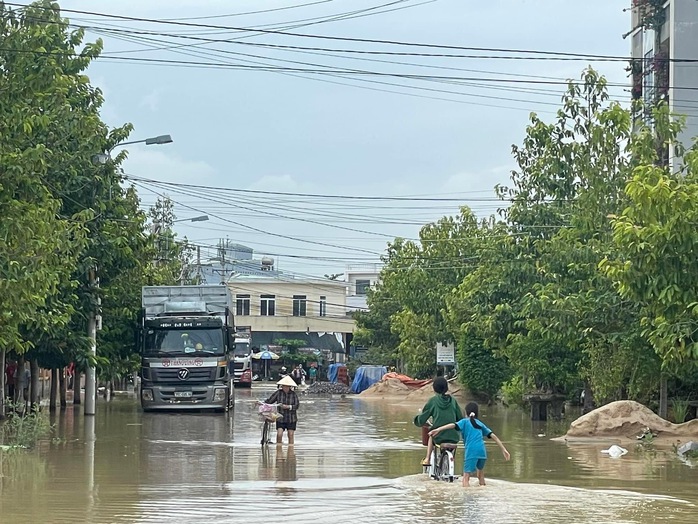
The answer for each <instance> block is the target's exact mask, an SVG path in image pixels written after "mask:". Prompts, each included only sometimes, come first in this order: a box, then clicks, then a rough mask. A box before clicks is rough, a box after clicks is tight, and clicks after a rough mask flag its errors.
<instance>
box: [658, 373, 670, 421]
mask: <svg viewBox="0 0 698 524" xmlns="http://www.w3.org/2000/svg"><path fill="white" fill-rule="evenodd" d="M667 390H668V387H667V377H666V375H665V374H664V373H662V376H661V377H660V378H659V413H658V415H659V416H660V417H662V418H663V419H667V417H668V415H669V399H668V398H667V397H668V395H669V392H668V391H667Z"/></svg>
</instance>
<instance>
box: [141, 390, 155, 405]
mask: <svg viewBox="0 0 698 524" xmlns="http://www.w3.org/2000/svg"><path fill="white" fill-rule="evenodd" d="M141 398H142V399H143V400H145V401H148V402H152V400H153V390H152V389H143V390H141Z"/></svg>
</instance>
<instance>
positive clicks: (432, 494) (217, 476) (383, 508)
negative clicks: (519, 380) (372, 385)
mask: <svg viewBox="0 0 698 524" xmlns="http://www.w3.org/2000/svg"><path fill="white" fill-rule="evenodd" d="M271 391H272V389H271V388H269V387H266V388H263V387H256V388H255V389H253V390H252V391H247V390H238V391H236V394H237V400H236V407H235V412H234V414H233V415H231V416H226V415H216V414H167V413H164V414H159V413H145V414H144V413H141V411H140V408H139V406H138V405H137V404H136V402H135V400H134V399H132V398H131V399H117V400H114V401H112V402H109V403H107V402H104V401H102V400H101V399H100V401H99V402H98V412H97V415H96V416H95V417H93V418H84V417H83V416H82V414H81V411H80V410H76V411H74V410H73V408H72V407H71V408H69V409H68V410H67V411H66V412H64V413H62V414H61V413H59V414H57V415H56V417H55V419H54V420H53V422H54V423H55V425H56V435H55V436H56V438H55V439H54V440H53V441H52V442H46V443H44V444H42V446H40V448H39V449H38V450H37V451H34V452H30V453H23V454H13V455H12V456H10V457H6V458H5V459H4V460H3V461H2V464H1V467H2V469H0V521H1V522H2V523H3V524H4V523H39V522H45V523H53V522H70V523H78V522H89V523H136V522H144V523H201V522H206V523H228V522H231V523H232V522H245V523H250V524H254V523H258V522H259V523H261V522H265V523H268V522H271V521H280V522H283V523H284V524H291V523H295V522H340V523H344V522H371V524H374V523H375V524H380V523H393V524H397V523H403V522H437V521H438V522H444V521H451V522H453V521H455V522H475V523H480V522H482V523H488V524H490V523H500V522H502V523H558V522H575V523H599V522H608V523H650V522H674V523H694V522H697V521H698V493H697V492H696V489H695V486H696V485H698V468H691V467H689V466H687V465H685V464H683V463H681V462H680V461H678V460H677V459H676V458H674V457H673V456H672V454H671V453H670V452H664V451H644V452H640V451H637V450H635V449H631V450H630V453H629V454H628V455H626V456H624V457H622V458H621V459H617V460H614V459H611V458H609V457H608V456H606V455H603V454H601V453H600V450H601V449H605V448H606V447H608V445H604V444H585V445H565V444H564V443H558V442H551V441H550V440H549V437H551V436H555V435H556V434H560V433H562V432H563V431H564V429H565V428H566V426H563V425H562V424H559V423H557V424H556V423H552V422H551V423H550V424H548V425H546V424H545V423H537V424H533V423H532V422H531V421H530V420H528V416H527V415H526V414H525V413H523V412H520V411H516V410H496V409H485V408H483V409H482V419H483V421H485V422H486V423H487V425H488V426H490V427H491V428H492V429H493V430H494V431H495V432H496V433H497V434H498V435H499V436H500V438H502V440H503V441H504V442H505V443H506V445H507V447H508V449H509V451H510V452H511V454H512V460H511V461H510V462H508V463H507V462H504V460H503V459H502V458H501V454H500V453H499V450H497V449H496V446H491V447H489V448H488V449H489V452H490V459H489V460H488V464H487V467H486V475H487V479H488V485H487V486H486V487H484V488H478V487H472V488H470V489H468V490H464V489H463V488H461V486H460V483H456V484H445V483H437V482H435V481H428V480H426V478H425V476H424V475H422V474H421V468H420V466H419V463H420V460H421V458H422V457H423V453H424V449H423V448H422V446H421V445H420V443H419V431H418V429H417V428H415V427H414V426H412V422H411V419H412V416H413V415H414V414H415V412H416V409H417V408H416V407H410V408H405V407H404V406H400V405H399V404H398V403H390V402H385V401H370V402H367V401H362V400H359V399H354V398H346V399H339V398H334V399H327V398H310V397H301V410H300V411H299V424H298V431H297V433H296V445H295V446H294V447H293V448H288V447H287V446H286V445H285V444H284V445H283V446H282V447H280V448H277V447H276V446H274V445H272V446H270V447H269V448H265V449H261V448H260V445H259V440H260V430H261V423H260V422H259V420H258V419H257V415H256V411H255V409H254V400H255V399H262V398H264V397H266V396H268V394H270V393H271ZM462 457H463V455H462V450H459V451H458V457H457V461H458V464H459V467H458V471H459V473H460V471H461V470H462Z"/></svg>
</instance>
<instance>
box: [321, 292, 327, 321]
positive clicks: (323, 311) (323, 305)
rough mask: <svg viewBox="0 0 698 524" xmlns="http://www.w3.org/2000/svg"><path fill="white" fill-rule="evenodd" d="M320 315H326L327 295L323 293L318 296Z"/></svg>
mask: <svg viewBox="0 0 698 524" xmlns="http://www.w3.org/2000/svg"><path fill="white" fill-rule="evenodd" d="M320 316H321V317H326V316H327V297H326V296H324V295H321V296H320Z"/></svg>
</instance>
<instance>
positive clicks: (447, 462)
mask: <svg viewBox="0 0 698 524" xmlns="http://www.w3.org/2000/svg"><path fill="white" fill-rule="evenodd" d="M439 480H445V481H447V482H453V475H451V457H450V456H449V453H448V452H447V451H442V452H441V460H439Z"/></svg>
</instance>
